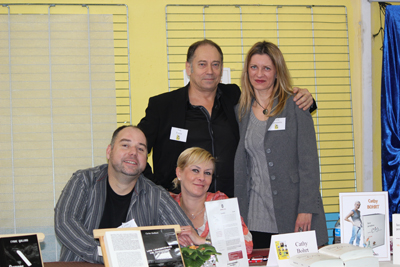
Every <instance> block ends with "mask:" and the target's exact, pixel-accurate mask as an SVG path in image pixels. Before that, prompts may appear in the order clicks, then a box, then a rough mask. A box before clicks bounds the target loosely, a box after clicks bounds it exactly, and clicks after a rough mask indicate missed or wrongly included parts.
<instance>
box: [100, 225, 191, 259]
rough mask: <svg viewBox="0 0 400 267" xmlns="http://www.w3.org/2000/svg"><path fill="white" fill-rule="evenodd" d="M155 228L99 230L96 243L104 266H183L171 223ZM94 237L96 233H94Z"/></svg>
mask: <svg viewBox="0 0 400 267" xmlns="http://www.w3.org/2000/svg"><path fill="white" fill-rule="evenodd" d="M159 227H160V228H158V226H153V227H138V228H129V229H127V228H119V230H116V229H100V230H104V233H103V234H101V235H100V236H101V238H102V239H103V241H102V240H101V239H100V243H101V246H102V250H103V257H104V256H105V257H104V262H105V265H106V266H108V267H128V266H129V267H147V266H149V267H153V266H166V267H170V266H171V267H172V266H174V267H175V266H182V267H183V266H184V265H183V261H182V257H181V253H180V248H179V244H178V240H177V237H176V232H175V226H174V227H172V226H169V227H170V228H168V226H167V228H165V226H159ZM95 231H99V230H95ZM96 236H98V234H96V233H95V237H96ZM103 247H104V248H103ZM104 250H105V252H106V253H104ZM104 254H105V255H104Z"/></svg>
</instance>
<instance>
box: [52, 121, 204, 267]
mask: <svg viewBox="0 0 400 267" xmlns="http://www.w3.org/2000/svg"><path fill="white" fill-rule="evenodd" d="M107 159H108V164H104V165H100V166H97V167H94V168H89V169H85V170H78V171H77V172H75V173H74V174H73V175H72V177H71V179H70V180H69V181H68V183H67V184H66V186H65V188H64V189H63V191H62V193H61V196H60V198H59V200H58V203H57V205H56V208H55V216H54V217H55V218H54V220H55V223H54V225H55V233H56V236H57V237H58V240H59V241H60V242H61V255H60V261H87V262H92V263H103V258H102V257H101V256H100V255H98V249H97V247H98V245H99V242H98V240H95V239H94V238H93V229H98V228H114V227H118V226H119V225H121V224H122V223H123V222H127V221H130V220H132V219H134V220H135V222H136V224H137V225H138V226H150V225H169V224H179V225H181V226H187V225H190V226H192V223H191V222H190V220H189V219H188V218H187V216H186V215H185V213H184V212H183V211H182V210H181V208H180V207H179V205H178V203H177V202H176V201H175V200H173V199H172V198H171V196H170V195H169V193H168V192H167V191H166V190H165V189H163V188H162V187H159V186H157V185H155V184H154V183H153V182H151V181H150V180H148V179H147V178H146V177H144V176H143V174H142V172H143V170H144V168H145V167H146V162H147V141H146V137H145V136H144V134H143V132H142V131H141V130H140V129H138V128H137V127H136V126H132V125H129V126H121V127H119V128H118V129H117V130H115V132H114V134H113V137H112V139H111V143H110V145H108V147H107ZM192 227H193V226H192ZM193 243H196V242H195V240H193Z"/></svg>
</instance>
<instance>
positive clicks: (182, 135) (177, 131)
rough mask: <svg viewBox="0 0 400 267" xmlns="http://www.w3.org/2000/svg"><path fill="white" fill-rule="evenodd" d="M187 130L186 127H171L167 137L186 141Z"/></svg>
mask: <svg viewBox="0 0 400 267" xmlns="http://www.w3.org/2000/svg"><path fill="white" fill-rule="evenodd" d="M188 132H189V131H188V130H186V129H181V128H176V127H171V134H170V136H169V139H170V140H175V141H179V142H185V143H186V139H187V135H188Z"/></svg>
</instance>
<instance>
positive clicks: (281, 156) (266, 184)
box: [234, 41, 328, 248]
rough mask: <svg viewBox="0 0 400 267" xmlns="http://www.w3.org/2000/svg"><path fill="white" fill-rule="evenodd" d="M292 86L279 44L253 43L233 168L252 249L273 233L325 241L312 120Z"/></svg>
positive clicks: (244, 79)
mask: <svg viewBox="0 0 400 267" xmlns="http://www.w3.org/2000/svg"><path fill="white" fill-rule="evenodd" d="M291 88H292V86H291V82H290V74H289V70H288V68H287V67H286V63H285V60H284V58H283V55H282V53H281V51H280V50H279V48H278V47H277V46H276V45H274V44H273V43H270V42H265V41H264V42H258V43H256V44H255V45H254V46H253V47H252V48H251V49H250V51H249V52H248V54H247V57H246V61H245V66H244V69H243V72H242V95H241V97H240V100H239V104H238V105H237V106H236V115H237V118H238V122H239V130H240V141H239V145H238V148H237V151H236V156H235V166H234V167H235V196H236V197H237V198H238V201H239V207H240V212H241V215H242V216H243V218H244V221H245V223H246V224H247V225H248V227H249V229H250V231H251V233H252V236H253V243H254V248H265V247H269V245H270V238H271V235H272V234H276V233H280V234H281V233H290V232H298V231H308V230H316V234H317V243H318V245H323V244H325V243H326V242H327V241H328V235H327V229H326V221H325V213H324V208H323V205H322V200H321V195H320V192H319V185H320V182H319V163H318V154H317V146H316V139H315V131H314V124H313V120H312V118H311V115H310V113H309V111H308V110H307V111H303V110H301V109H299V108H297V106H296V105H295V103H294V101H293V92H292V90H291Z"/></svg>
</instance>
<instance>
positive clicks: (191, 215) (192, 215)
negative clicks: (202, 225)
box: [185, 206, 206, 220]
mask: <svg viewBox="0 0 400 267" xmlns="http://www.w3.org/2000/svg"><path fill="white" fill-rule="evenodd" d="M205 208H206V206H204V207H203V208H202V209H201V210H200V211H199V212H197V213H196V214H194V213H192V214H189V216H190V217H191V218H192V220H194V219H195V218H196V217H197V215H199V214H200V213H201V212H202V211H203V210H204V209H205ZM185 213H186V215H188V214H187V212H185Z"/></svg>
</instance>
